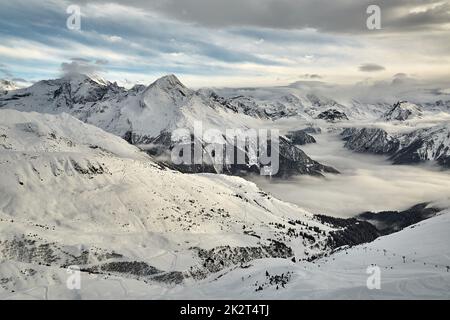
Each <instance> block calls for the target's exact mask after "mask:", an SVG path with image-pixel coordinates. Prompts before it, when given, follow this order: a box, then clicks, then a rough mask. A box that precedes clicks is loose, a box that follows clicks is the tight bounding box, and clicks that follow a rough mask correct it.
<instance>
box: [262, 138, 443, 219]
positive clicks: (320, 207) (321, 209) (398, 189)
mask: <svg viewBox="0 0 450 320" xmlns="http://www.w3.org/2000/svg"><path fill="white" fill-rule="evenodd" d="M317 139H318V144H317V145H309V146H306V147H304V148H303V150H304V151H305V152H307V153H308V154H309V155H310V156H312V157H313V158H314V159H316V160H318V161H320V162H322V163H325V164H328V165H333V166H334V167H336V168H337V169H338V170H340V171H341V172H342V174H340V175H327V177H326V178H315V177H309V176H301V177H296V178H294V179H292V180H291V181H288V182H286V181H279V182H276V181H273V180H272V182H269V181H268V180H267V179H260V178H255V179H256V180H255V182H257V184H258V185H259V186H260V187H261V188H262V189H264V190H267V191H269V192H271V193H272V194H273V195H274V196H276V197H278V198H280V199H283V200H286V201H289V202H292V203H295V204H297V205H299V206H301V207H304V208H306V209H309V210H311V211H312V212H314V213H323V214H330V215H335V216H339V217H351V216H354V215H356V214H358V213H361V212H364V211H382V210H403V209H406V208H409V207H411V206H413V205H415V204H418V203H421V202H433V201H436V202H437V203H439V204H441V205H443V204H445V203H449V202H448V201H449V200H450V172H449V171H442V170H439V169H437V168H436V167H431V166H429V167H426V166H409V165H405V166H397V165H395V166H394V165H391V164H390V163H389V162H388V161H387V160H385V159H384V158H383V157H381V156H371V155H362V154H356V153H352V152H350V151H348V150H346V149H344V148H343V142H342V141H340V140H339V139H337V138H336V137H333V136H331V137H330V136H327V135H325V136H321V135H319V136H318V137H317Z"/></svg>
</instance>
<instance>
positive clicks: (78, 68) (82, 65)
mask: <svg viewBox="0 0 450 320" xmlns="http://www.w3.org/2000/svg"><path fill="white" fill-rule="evenodd" d="M102 71H103V69H102V68H101V67H100V66H99V65H98V64H95V63H93V62H91V61H90V60H87V59H84V58H72V59H71V62H63V63H61V73H62V74H63V76H69V75H73V74H79V73H81V74H85V75H95V74H98V73H100V72H102Z"/></svg>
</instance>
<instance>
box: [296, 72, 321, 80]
mask: <svg viewBox="0 0 450 320" xmlns="http://www.w3.org/2000/svg"><path fill="white" fill-rule="evenodd" d="M300 78H304V79H322V78H323V77H322V76H321V75H319V74H315V73H313V74H309V73H305V74H303V75H301V76H300Z"/></svg>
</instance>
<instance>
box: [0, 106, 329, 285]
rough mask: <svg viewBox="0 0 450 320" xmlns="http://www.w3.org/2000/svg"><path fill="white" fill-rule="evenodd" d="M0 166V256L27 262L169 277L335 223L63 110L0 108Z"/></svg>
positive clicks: (317, 236) (293, 253) (292, 248)
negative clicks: (164, 162) (167, 164)
mask: <svg viewBox="0 0 450 320" xmlns="http://www.w3.org/2000/svg"><path fill="white" fill-rule="evenodd" d="M0 172H1V173H2V178H1V180H0V208H1V209H0V229H1V232H0V235H1V236H0V256H1V259H0V260H3V261H4V260H8V261H9V262H10V263H19V264H20V263H26V264H28V265H29V266H30V268H31V269H32V270H35V267H36V266H37V265H38V264H42V265H48V266H51V267H64V266H67V265H71V264H76V265H79V266H80V267H81V268H82V269H83V270H86V271H89V272H91V273H100V274H115V275H119V276H121V277H125V278H135V279H138V280H140V281H150V280H153V281H160V282H164V283H173V282H175V283H179V282H182V281H184V279H201V278H204V277H206V276H208V275H209V274H211V273H216V272H219V271H221V270H223V269H226V268H228V269H229V268H233V267H235V266H239V265H245V264H247V263H250V262H251V261H252V260H254V259H260V258H267V257H274V258H286V259H291V258H293V257H296V258H297V259H308V258H309V257H312V256H318V255H321V254H323V253H325V252H327V251H329V250H330V247H329V246H327V243H328V240H327V239H328V237H329V232H330V231H333V230H336V228H334V227H330V226H327V225H325V224H324V223H321V222H320V221H318V220H317V219H315V218H314V216H313V215H312V214H309V213H308V212H306V211H304V210H302V209H300V208H298V207H296V206H295V205H291V204H288V203H285V202H282V201H279V200H277V199H275V198H273V197H272V196H270V195H268V194H266V193H264V192H263V191H261V190H259V189H258V188H257V187H256V185H255V184H253V183H251V182H248V181H245V180H243V179H242V178H238V177H229V176H223V175H208V174H203V175H186V174H181V173H179V172H176V171H172V170H169V169H166V168H163V167H160V166H159V165H158V164H156V163H155V162H154V161H153V160H152V158H151V157H149V156H148V155H147V154H145V153H143V152H141V151H140V150H139V149H138V148H136V147H134V146H132V145H130V144H128V143H127V142H126V141H124V140H123V139H121V138H119V137H117V136H114V135H112V134H109V133H106V132H104V131H102V130H101V129H99V128H96V127H94V126H91V125H88V124H85V123H83V122H81V121H79V120H77V119H75V118H73V117H72V116H70V115H68V114H65V113H63V114H60V115H48V114H38V113H25V112H19V111H15V110H0ZM33 272H34V271H33ZM14 281H15V280H14ZM14 281H13V282H9V280H8V281H6V282H5V281H2V287H3V288H10V289H12V288H14V287H15V286H16V284H15V282H14Z"/></svg>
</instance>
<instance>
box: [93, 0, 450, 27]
mask: <svg viewBox="0 0 450 320" xmlns="http://www.w3.org/2000/svg"><path fill="white" fill-rule="evenodd" d="M100 2H105V1H102V0H100ZM116 2H117V3H119V1H116ZM439 3H440V1H438V0H378V1H373V0H359V1H348V0H335V1H329V0H257V1H256V0H228V1H223V0H146V1H144V0H130V1H127V5H131V6H135V7H139V8H143V9H146V10H150V11H152V12H158V13H161V14H163V15H165V16H167V17H170V18H173V19H176V20H182V21H188V22H194V23H197V24H201V25H206V26H210V27H230V26H258V27H267V28H280V29H303V28H314V29H318V30H320V31H328V32H352V33H353V32H357V33H362V32H371V31H369V30H368V29H367V27H366V19H367V17H368V15H367V13H366V10H367V7H368V6H369V5H372V4H376V5H379V6H380V8H381V12H382V25H383V31H381V32H384V31H390V30H392V31H394V30H395V31H399V30H400V31H409V28H410V27H414V28H421V27H427V28H434V27H436V26H439V25H441V24H442V23H446V22H448V21H449V20H450V12H449V11H448V3H444V4H441V5H436V6H435V7H434V8H430V9H428V10H426V11H424V12H419V13H414V12H411V9H413V8H415V7H417V6H423V5H431V4H439Z"/></svg>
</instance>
